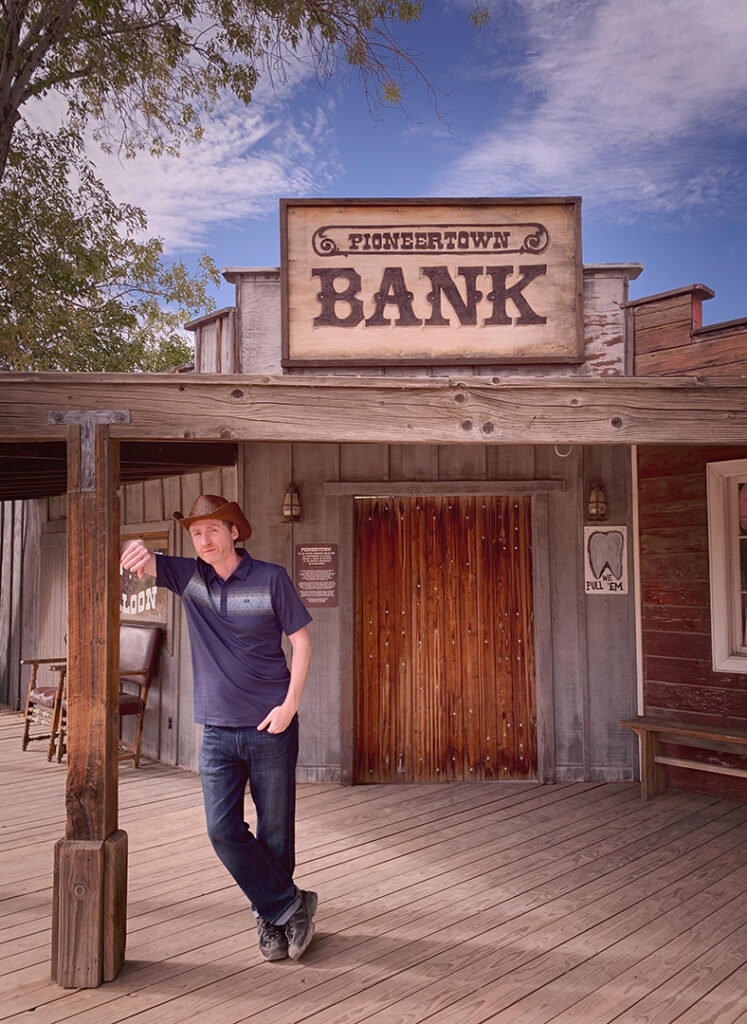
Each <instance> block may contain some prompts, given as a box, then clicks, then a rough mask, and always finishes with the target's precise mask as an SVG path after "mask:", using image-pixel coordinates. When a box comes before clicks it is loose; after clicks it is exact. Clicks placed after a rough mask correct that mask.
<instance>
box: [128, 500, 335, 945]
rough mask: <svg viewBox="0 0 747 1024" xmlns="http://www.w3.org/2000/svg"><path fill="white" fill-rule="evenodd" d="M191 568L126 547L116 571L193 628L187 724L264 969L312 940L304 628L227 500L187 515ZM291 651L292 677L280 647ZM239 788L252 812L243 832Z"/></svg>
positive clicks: (282, 581)
mask: <svg viewBox="0 0 747 1024" xmlns="http://www.w3.org/2000/svg"><path fill="white" fill-rule="evenodd" d="M174 519H176V520H178V521H179V522H180V523H181V525H182V526H183V527H184V529H185V530H188V531H189V534H190V537H191V538H192V543H193V545H194V548H195V552H196V554H197V558H196V559H194V558H174V557H171V556H168V555H154V554H153V553H152V552H151V551H149V550H148V548H147V547H146V546H145V544H143V542H142V541H141V540H135V541H132V542H131V543H130V544H129V545H128V546H127V547H126V548H125V550H124V552H123V553H122V557H121V562H122V565H123V567H124V568H125V569H129V570H130V571H131V572H136V573H137V574H138V576H140V577H141V578H142V577H143V575H144V574H145V573H147V574H148V575H150V576H155V578H156V584H157V585H158V586H159V587H167V588H168V589H169V590H172V591H173V592H174V593H175V594H178V595H179V596H180V597H181V599H182V604H183V606H184V611H185V614H186V617H187V624H188V627H189V637H190V646H191V649H192V670H193V676H194V713H195V721H196V722H201V723H203V724H204V726H205V729H204V734H203V741H202V749H201V751H200V763H199V769H200V779H201V782H202V790H203V797H204V801H205V816H206V819H207V829H208V835H209V837H210V841H211V843H212V844H213V848H214V849H215V852H216V853H217V854H218V857H219V858H220V859H221V861H222V862H223V864H224V865H225V867H226V868H227V869H228V871H229V872H230V873H231V875H232V876H233V878H234V879H235V880H236V882H237V884H238V885H239V887H240V888H241V889H242V891H243V892H244V893H245V894H246V896H247V897H248V898H249V900H250V901H251V903H252V909H253V911H254V914H255V916H256V918H257V932H258V937H259V949H260V953H261V955H262V956H263V957H264V959H265V960H280V959H283V958H285V957H286V956H289V957H290V958H291V959H292V960H298V959H299V958H300V957H301V956H302V955H303V953H304V951H305V950H306V948H307V946H308V945H309V943H310V942H311V939H312V936H313V934H314V923H313V920H312V919H313V917H314V914H315V913H316V905H317V896H316V893H313V892H303V891H301V890H300V889H298V888H297V887H296V885H295V884H294V882H293V870H294V866H295V841H294V839H295V768H296V760H297V757H298V716H297V711H298V705H299V702H300V700H301V693H302V691H303V688H304V684H305V682H306V676H307V674H308V670H309V662H310V660H311V641H310V639H309V634H308V630H307V629H306V627H307V625H308V623H309V622H310V621H311V616H310V615H309V613H308V611H307V610H306V608H305V607H304V605H303V604H302V603H301V599H300V598H299V597H298V594H297V593H296V591H295V590H294V588H293V584H292V583H291V581H290V579H289V577H288V574H287V573H286V571H285V569H283V568H282V567H281V566H279V565H272V564H271V563H269V562H260V561H258V560H257V559H254V558H251V557H250V556H249V555H248V554H247V552H246V551H244V550H242V549H237V548H236V547H235V544H236V542H237V541H240V540H246V539H247V538H248V537H249V536H250V535H251V532H252V528H251V526H250V525H249V522H248V521H247V519H246V517H245V516H244V513H243V512H242V510H241V508H240V506H239V505H238V504H237V503H236V502H235V501H230V502H229V501H226V499H225V498H222V497H220V496H219V495H215V494H201V495H200V496H199V497H198V498H197V500H196V501H195V503H194V505H193V506H192V511H191V512H190V514H189V515H188V516H186V517H185V516H183V515H182V513H181V512H175V513H174ZM283 633H285V634H286V636H287V637H288V640H289V641H290V645H291V648H292V651H293V659H292V664H291V670H290V672H289V671H288V666H287V663H286V660H285V655H284V654H283V650H282V647H281V639H282V634H283ZM247 781H248V783H249V792H250V794H251V797H252V800H253V801H254V806H255V808H256V816H257V828H256V835H253V834H252V833H251V832H250V830H249V827H248V825H247V824H246V822H245V821H244V795H245V790H246V784H247Z"/></svg>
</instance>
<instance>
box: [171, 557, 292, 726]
mask: <svg viewBox="0 0 747 1024" xmlns="http://www.w3.org/2000/svg"><path fill="white" fill-rule="evenodd" d="M156 585H157V586H159V587H166V588H168V589H169V590H172V591H173V592H174V593H175V594H178V595H179V596H180V597H181V599H182V604H183V605H184V612H185V614H186V617H187V625H188V627H189V639H190V646H191V648H192V672H193V677H194V717H195V721H196V722H201V723H202V724H203V725H228V726H247V725H259V723H260V722H261V721H262V720H263V719H264V718H266V717H267V714H268V713H269V712H270V711H271V710H272V708H274V707H277V705H278V704H282V703H283V701H284V700H285V695H286V693H287V691H288V682H289V681H290V672H289V671H288V665H287V662H286V660H285V655H284V653H283V649H282V646H281V640H282V635H283V633H285V634H286V635H290V634H291V633H295V632H296V631H297V630H299V629H302V628H303V627H304V626H306V625H308V623H309V622H311V616H310V615H309V613H308V611H307V610H306V608H305V606H304V604H303V602H302V601H301V598H300V597H299V596H298V594H297V593H296V591H295V589H294V587H293V584H292V583H291V581H290V578H289V576H288V573H287V572H286V571H285V569H283V567H282V566H280V565H273V564H272V563H271V562H260V561H258V560H257V559H256V558H252V557H251V556H250V555H248V554H247V552H246V551H243V552H242V555H241V562H240V563H239V565H238V566H237V567H236V571H235V572H234V573H233V574H232V575H231V576H229V577H228V579H227V580H224V579H222V578H221V577H220V576H219V575H218V574H217V572H216V571H215V569H213V567H212V566H211V565H208V564H207V562H203V560H202V559H201V558H175V557H173V556H171V555H156Z"/></svg>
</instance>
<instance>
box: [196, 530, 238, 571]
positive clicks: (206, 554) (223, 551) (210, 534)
mask: <svg viewBox="0 0 747 1024" xmlns="http://www.w3.org/2000/svg"><path fill="white" fill-rule="evenodd" d="M189 534H190V536H191V538H192V543H193V544H194V546H195V551H196V553H197V555H198V557H199V558H201V559H202V560H203V562H207V563H208V565H222V564H223V563H224V562H225V561H226V560H227V559H229V558H231V557H233V553H234V541H235V540H236V539H237V538H238V535H239V531H238V529H237V528H236V527H235V526H233V525H231V526H229V525H228V523H224V522H223V521H222V520H221V519H201V520H200V521H199V522H197V523H192V525H191V526H190V528H189Z"/></svg>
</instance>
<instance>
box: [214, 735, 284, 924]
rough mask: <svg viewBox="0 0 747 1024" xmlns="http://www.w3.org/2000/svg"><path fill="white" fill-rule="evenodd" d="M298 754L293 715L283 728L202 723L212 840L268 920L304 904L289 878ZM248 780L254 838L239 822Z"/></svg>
mask: <svg viewBox="0 0 747 1024" xmlns="http://www.w3.org/2000/svg"><path fill="white" fill-rule="evenodd" d="M297 759H298V716H296V717H295V718H294V719H293V721H292V722H291V724H290V725H289V726H288V728H287V729H286V730H285V732H281V733H270V732H267V731H266V730H262V732H259V731H258V730H257V729H255V728H253V727H240V728H227V727H224V726H219V725H206V726H205V731H204V734H203V738H202V748H201V750H200V781H201V782H202V795H203V799H204V801H205V817H206V819H207V831H208V836H209V838H210V842H211V843H212V844H213V849H214V850H215V852H216V853H217V854H218V857H219V858H220V859H221V861H222V862H223V864H224V866H225V867H226V869H227V870H228V871H229V872H230V874H231V875H232V876H233V878H234V879H235V881H236V883H237V884H238V886H239V888H240V889H241V890H242V891H243V892H244V893H245V895H246V896H247V897H248V898H249V899H250V900H251V903H252V908H253V909H254V911H255V912H256V913H257V914H259V915H260V917H264V918H266V919H267V920H268V921H271V922H272V923H273V924H285V922H286V921H287V920H288V918H289V917H290V916H291V915H292V914H293V913H295V911H296V910H297V909H298V907H299V906H300V905H301V892H300V890H299V889H297V888H296V886H295V885H294V883H293V869H294V867H295V810H296V807H295V804H296V761H297ZM247 782H248V783H249V792H250V793H251V797H252V800H253V801H254V806H255V808H256V812H257V830H256V836H255V835H253V834H252V833H251V831H250V830H249V826H248V825H247V823H246V822H245V821H244V794H245V791H246V784H247Z"/></svg>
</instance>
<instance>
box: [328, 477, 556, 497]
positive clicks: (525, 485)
mask: <svg viewBox="0 0 747 1024" xmlns="http://www.w3.org/2000/svg"><path fill="white" fill-rule="evenodd" d="M322 490H323V492H324V494H325V495H328V496H330V497H339V498H350V497H353V498H417V497H420V496H428V497H456V496H457V495H459V496H461V495H478V496H479V495H486V494H487V495H490V494H502V495H505V494H545V493H546V492H547V491H564V490H565V480H449V481H444V480H397V481H391V480H388V481H381V480H362V481H361V480H359V481H356V482H355V483H349V482H347V481H337V480H331V481H328V482H327V483H325V484H323V485H322Z"/></svg>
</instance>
